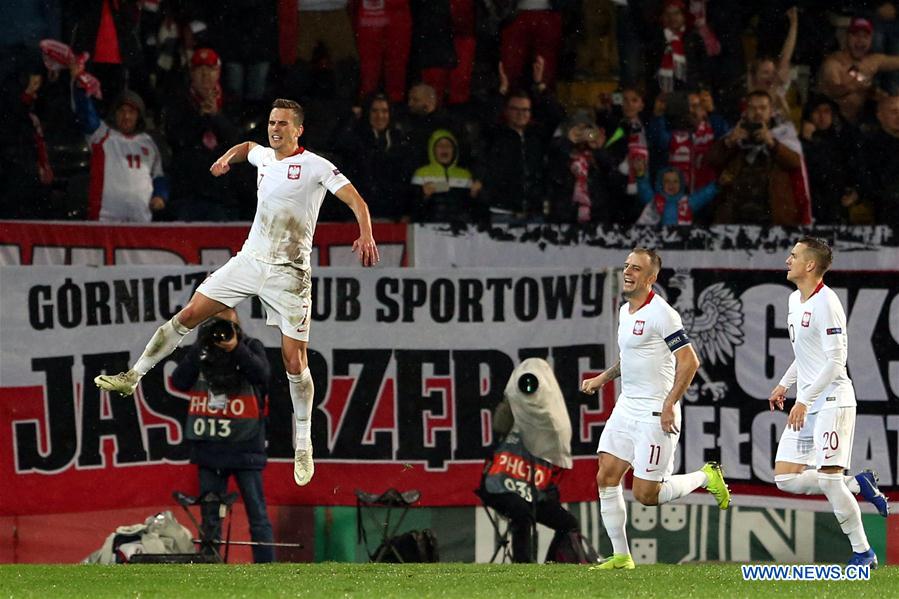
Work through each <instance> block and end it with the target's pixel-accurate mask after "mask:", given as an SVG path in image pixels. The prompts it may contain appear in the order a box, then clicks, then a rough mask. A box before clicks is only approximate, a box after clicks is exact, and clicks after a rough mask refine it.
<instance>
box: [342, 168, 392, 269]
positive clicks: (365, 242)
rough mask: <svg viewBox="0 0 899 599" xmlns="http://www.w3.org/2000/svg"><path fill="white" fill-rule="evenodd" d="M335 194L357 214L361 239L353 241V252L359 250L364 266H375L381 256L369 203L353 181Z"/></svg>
mask: <svg viewBox="0 0 899 599" xmlns="http://www.w3.org/2000/svg"><path fill="white" fill-rule="evenodd" d="M334 195H336V196H337V199H339V200H340V201H341V202H343V203H344V204H346V205H347V206H349V207H350V210H352V211H353V214H355V215H356V222H358V223H359V239H357V240H356V241H354V242H353V252H354V253H355V252H359V259H360V260H361V261H362V266H374V265H375V264H377V263H378V262H379V261H380V260H381V256H380V255H379V254H378V246H377V245H376V244H375V238H374V235H373V234H372V231H371V215H370V214H369V213H368V205H367V204H366V203H365V200H363V199H362V196H361V195H359V192H358V191H356V188H355V187H353V185H352V183H347V184H346V185H344V186H343V187H341V188H340V189H338V190H337V193H335V194H334Z"/></svg>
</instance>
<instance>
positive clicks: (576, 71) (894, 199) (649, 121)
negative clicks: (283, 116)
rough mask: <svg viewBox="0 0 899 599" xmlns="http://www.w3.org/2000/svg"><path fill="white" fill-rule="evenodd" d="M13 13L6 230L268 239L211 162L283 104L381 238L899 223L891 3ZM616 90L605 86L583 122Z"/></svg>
mask: <svg viewBox="0 0 899 599" xmlns="http://www.w3.org/2000/svg"><path fill="white" fill-rule="evenodd" d="M797 5H798V6H797ZM5 17H6V18H5V19H4V20H3V21H2V22H0V86H2V88H0V92H2V93H0V104H2V106H0V154H2V157H0V218H7V219H9V218H20V219H21V218H27V219H99V220H103V221H118V222H122V221H127V222H147V221H150V220H162V221H167V220H169V221H170V220H177V221H234V220H250V219H251V218H252V215H253V212H254V209H255V206H254V203H255V194H254V188H255V182H254V176H253V173H252V169H251V168H249V167H246V168H243V169H240V168H238V169H235V174H236V176H234V177H228V178H213V177H211V176H210V175H209V173H208V169H209V165H210V164H212V162H213V161H214V160H215V159H216V158H217V157H218V156H220V155H221V154H222V153H224V151H225V150H226V149H227V148H228V147H230V146H231V145H232V144H234V143H236V142H238V141H241V140H243V139H253V140H255V141H259V142H261V143H264V142H265V123H266V119H267V114H268V107H269V106H270V103H271V101H272V100H273V99H274V98H276V97H286V98H291V99H296V100H297V101H299V102H300V103H302V104H303V105H304V107H305V109H306V122H305V133H304V136H303V138H302V139H301V143H302V144H303V145H304V146H306V147H309V148H310V149H312V150H313V151H315V152H317V153H320V154H323V155H325V156H326V157H328V158H329V159H331V160H332V161H333V162H334V163H335V164H336V165H337V166H338V167H339V168H340V169H341V170H342V171H343V172H345V173H346V174H347V175H348V176H349V178H350V180H351V181H353V182H354V184H355V185H356V187H357V188H358V189H359V190H360V192H361V194H362V195H363V197H364V198H365V199H366V200H367V201H368V203H369V206H370V209H371V212H372V216H373V217H374V218H375V219H376V220H386V221H398V222H475V223H479V224H488V223H519V222H552V223H579V224H596V223H601V224H620V225H630V224H634V223H637V224H646V225H688V224H693V223H696V224H702V225H708V224H730V223H739V224H755V225H799V224H808V223H811V222H814V223H819V224H873V223H884V224H893V225H896V224H899V175H897V173H899V164H894V163H896V162H897V160H899V151H897V150H899V55H897V54H899V21H897V11H896V4H895V3H894V2H884V1H876V0H842V1H839V2H828V1H814V2H813V1H811V0H809V1H804V0H794V1H792V2H789V1H788V2H781V1H778V0H765V1H762V2H751V3H747V2H738V1H737V0H689V1H687V0H221V1H220V2H216V3H214V4H210V3H204V2H187V1H186V0H180V1H179V0H81V1H79V2H75V1H73V0H22V1H20V2H16V3H13V5H12V6H11V7H8V9H7V14H6V15H5ZM596 22H604V23H605V24H606V26H605V27H604V28H602V27H600V31H599V32H597V31H596V28H595V27H594V26H592V25H590V24H592V23H596ZM588 38H589V39H588ZM45 39H53V40H58V41H59V42H62V43H63V44H67V45H68V46H70V47H71V50H72V56H73V58H72V60H71V65H70V68H69V69H68V70H65V69H63V70H60V69H49V70H48V67H49V66H50V65H49V63H48V62H47V61H46V56H45V57H44V58H45V60H42V52H41V48H40V46H39V43H40V42H41V41H42V40H45ZM602 39H608V40H611V43H588V42H591V40H592V41H597V40H600V41H601V40H602ZM85 53H86V54H85ZM601 64H608V65H610V68H609V69H608V72H597V70H596V69H595V68H594V67H595V66H596V65H601ZM585 65H586V66H585ZM591 68H594V70H593V71H591V70H590V69H591ZM84 73H90V74H91V75H93V76H94V77H96V78H97V79H99V81H100V84H101V89H102V95H98V94H93V93H91V90H90V89H85V86H84V85H83V83H82V81H83V74H84ZM594 81H603V82H605V83H606V84H609V85H606V86H605V87H603V86H600V87H602V88H603V89H606V88H607V89H608V91H607V92H596V93H594V94H593V96H594V97H592V98H591V102H589V103H588V105H584V106H577V105H576V103H574V102H571V101H570V100H569V98H568V97H565V98H564V99H565V100H566V102H565V105H564V106H563V103H562V102H561V101H560V98H562V97H563V94H561V93H560V91H561V89H562V87H563V86H567V87H568V88H571V87H572V86H578V85H580V86H587V87H588V88H589V85H590V84H589V82H594ZM596 89H599V88H596ZM91 96H94V97H91ZM567 96H571V94H568V95H567ZM341 208H342V207H341V206H340V204H339V203H337V202H326V203H325V206H324V207H323V211H322V219H324V220H345V219H349V218H350V217H351V216H352V215H351V214H349V213H348V212H346V211H345V210H342V209H341Z"/></svg>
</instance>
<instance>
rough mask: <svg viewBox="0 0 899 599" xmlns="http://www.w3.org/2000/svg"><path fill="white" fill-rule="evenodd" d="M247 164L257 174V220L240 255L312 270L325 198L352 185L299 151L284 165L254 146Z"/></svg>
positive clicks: (325, 164)
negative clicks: (326, 195) (316, 224)
mask: <svg viewBox="0 0 899 599" xmlns="http://www.w3.org/2000/svg"><path fill="white" fill-rule="evenodd" d="M247 159H248V160H249V161H250V163H252V164H253V166H255V167H256V168H257V169H258V171H259V172H258V174H257V176H256V190H257V191H256V196H257V198H258V202H257V205H256V218H254V219H253V226H252V227H251V228H250V233H249V235H248V236H247V240H246V241H245V242H244V244H243V249H242V250H241V251H244V252H247V253H249V254H250V255H251V256H253V257H255V258H257V259H258V260H262V261H263V262H267V263H269V264H292V265H294V266H296V267H297V268H301V269H304V270H305V269H308V268H310V265H309V259H310V254H311V253H312V235H313V234H314V233H315V222H316V220H317V219H318V211H319V209H320V208H321V205H322V201H323V200H324V198H325V192H327V191H330V192H331V193H336V192H337V190H338V189H340V188H341V187H343V186H344V185H347V184H348V183H349V182H350V181H349V179H347V178H346V177H345V176H343V175H342V174H340V171H339V170H337V168H336V167H335V166H334V165H333V164H331V163H330V162H328V161H327V160H325V159H324V158H322V157H321V156H318V155H316V154H313V153H312V152H310V151H309V150H305V149H303V148H300V149H299V150H298V152H297V153H296V154H294V155H293V156H288V157H287V158H284V159H283V160H278V159H277V158H275V151H274V150H273V149H271V148H266V147H263V146H256V147H255V148H253V149H252V150H251V151H250V153H249V155H248V156H247Z"/></svg>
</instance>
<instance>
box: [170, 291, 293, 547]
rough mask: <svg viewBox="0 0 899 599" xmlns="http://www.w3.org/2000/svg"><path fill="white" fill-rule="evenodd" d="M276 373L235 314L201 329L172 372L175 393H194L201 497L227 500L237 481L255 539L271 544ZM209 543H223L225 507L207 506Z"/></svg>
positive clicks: (191, 428) (194, 451)
mask: <svg viewBox="0 0 899 599" xmlns="http://www.w3.org/2000/svg"><path fill="white" fill-rule="evenodd" d="M270 376H271V366H270V365H269V362H268V359H267V358H266V355H265V347H264V346H263V345H262V342H261V341H259V340H258V339H253V338H252V337H247V336H246V335H244V334H243V332H242V331H241V329H240V324H239V323H238V319H237V313H236V312H235V311H234V310H230V309H228V310H224V311H222V312H221V313H219V315H218V316H215V317H213V318H210V319H209V320H207V321H206V322H205V323H203V325H201V326H200V328H199V331H198V334H197V342H196V343H195V344H194V345H192V346H190V348H189V349H188V351H187V355H186V356H185V357H184V359H183V360H182V361H181V362H180V363H179V364H178V367H177V368H175V371H174V372H173V373H172V384H173V385H174V386H175V388H176V389H179V390H181V391H187V392H189V393H190V396H191V397H190V407H189V408H188V415H187V426H186V436H187V438H188V439H189V440H190V441H191V453H190V461H191V463H193V464H196V465H197V467H198V470H199V476H200V497H201V498H202V497H204V496H205V495H206V494H207V493H215V494H218V495H224V494H225V492H226V491H227V488H228V478H229V477H230V476H232V475H233V476H234V478H235V480H236V481H237V487H238V489H240V495H241V497H242V498H243V502H244V506H245V508H246V511H247V520H248V521H249V523H250V538H251V539H252V540H253V541H255V542H259V543H271V542H272V539H273V535H272V525H271V522H269V519H268V513H267V512H266V507H265V496H264V495H263V490H262V469H263V468H265V464H266V452H265V407H266V403H265V402H266V393H267V386H268V381H269V378H270ZM201 505H202V518H203V522H202V526H203V532H204V534H203V537H204V538H206V539H219V538H220V537H221V517H220V515H219V510H218V505H217V504H215V503H214V502H213V503H210V502H203V503H202V504H201ZM274 559H275V556H274V550H273V549H272V547H265V546H253V561H254V562H256V563H261V562H271V561H274Z"/></svg>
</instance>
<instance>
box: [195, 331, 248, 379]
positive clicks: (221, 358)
mask: <svg viewBox="0 0 899 599" xmlns="http://www.w3.org/2000/svg"><path fill="white" fill-rule="evenodd" d="M239 333H240V327H239V326H238V325H237V324H236V323H233V322H231V321H230V320H224V319H222V318H212V319H210V320H209V321H207V322H206V323H204V324H203V325H202V326H201V327H200V330H199V332H198V336H197V343H199V344H200V373H201V374H202V375H203V378H205V379H206V382H207V383H208V384H209V389H210V390H211V391H212V392H213V393H222V394H233V393H237V392H239V391H240V389H241V386H242V383H243V379H242V377H241V374H240V370H238V367H237V360H236V359H235V357H234V354H233V352H228V351H225V350H224V349H222V348H221V347H219V346H218V345H217V344H218V343H221V342H223V341H230V340H231V339H233V338H234V336H235V335H239Z"/></svg>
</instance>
